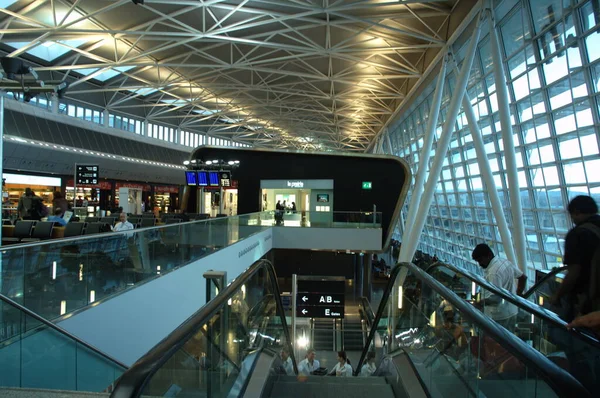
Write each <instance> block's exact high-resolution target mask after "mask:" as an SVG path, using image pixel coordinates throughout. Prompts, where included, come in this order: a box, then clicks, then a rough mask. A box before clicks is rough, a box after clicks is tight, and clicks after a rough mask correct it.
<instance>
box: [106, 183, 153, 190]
mask: <svg viewBox="0 0 600 398" xmlns="http://www.w3.org/2000/svg"><path fill="white" fill-rule="evenodd" d="M119 188H132V189H139V190H142V191H144V192H150V191H151V190H152V188H150V185H148V184H146V185H144V184H136V183H133V182H117V183H115V190H117V191H118V190H119Z"/></svg>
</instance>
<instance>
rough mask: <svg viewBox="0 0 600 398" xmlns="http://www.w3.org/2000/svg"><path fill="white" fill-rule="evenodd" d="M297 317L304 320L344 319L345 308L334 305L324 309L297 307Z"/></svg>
mask: <svg viewBox="0 0 600 398" xmlns="http://www.w3.org/2000/svg"><path fill="white" fill-rule="evenodd" d="M296 316H297V317H303V318H343V317H344V307H343V306H342V307H340V306H336V305H332V306H323V307H305V306H301V305H298V306H297V307H296Z"/></svg>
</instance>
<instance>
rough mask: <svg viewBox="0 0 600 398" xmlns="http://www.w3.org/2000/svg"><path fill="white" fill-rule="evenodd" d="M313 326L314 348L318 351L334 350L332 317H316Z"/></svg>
mask: <svg viewBox="0 0 600 398" xmlns="http://www.w3.org/2000/svg"><path fill="white" fill-rule="evenodd" d="M313 328H314V330H313V340H314V342H313V348H314V349H315V350H318V351H334V350H335V347H334V344H333V322H332V321H331V319H315V320H314V324H313ZM361 349H362V347H361Z"/></svg>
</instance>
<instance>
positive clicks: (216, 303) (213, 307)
mask: <svg viewBox="0 0 600 398" xmlns="http://www.w3.org/2000/svg"><path fill="white" fill-rule="evenodd" d="M261 269H265V270H266V271H267V272H268V273H269V276H270V280H271V283H272V288H273V295H274V298H275V303H276V305H277V310H278V312H279V313H280V314H281V326H282V327H283V331H284V335H285V339H286V343H287V345H288V349H289V351H290V358H291V359H292V365H293V367H294V372H296V373H298V366H297V364H296V358H295V357H294V350H293V349H292V348H293V347H292V346H291V340H290V334H289V329H288V327H287V321H286V318H285V312H284V309H283V304H282V303H281V292H280V291H279V284H278V283H277V275H276V273H275V268H274V267H273V264H271V262H270V261H267V260H260V261H257V262H255V263H254V264H252V265H251V266H250V267H249V268H248V269H247V270H246V271H245V272H244V273H243V274H241V275H240V276H238V277H237V278H236V279H234V280H233V281H232V282H231V283H230V284H229V285H228V286H227V287H226V288H225V289H223V291H221V292H220V293H219V294H218V295H217V296H216V297H215V298H214V299H212V300H211V301H209V302H208V303H206V305H204V306H202V307H201V308H200V309H199V310H198V311H197V312H196V313H195V314H193V315H192V316H191V317H189V318H188V319H187V320H186V321H185V322H183V323H182V324H181V325H180V326H179V327H178V328H177V329H175V330H174V331H173V332H171V334H169V335H168V336H167V337H165V338H164V339H163V340H162V341H160V342H159V343H158V344H156V345H155V346H154V347H153V348H152V349H150V351H148V352H147V353H146V355H144V356H143V357H142V358H140V359H139V360H138V361H137V362H136V363H134V364H133V365H132V366H131V368H129V370H128V371H126V372H125V373H123V375H121V377H120V378H119V380H117V383H116V385H115V388H114V390H113V392H112V394H111V398H125V397H127V398H129V397H139V396H141V394H142V392H143V391H144V388H145V387H146V385H147V383H148V382H149V381H150V379H151V378H152V376H153V375H154V374H155V373H156V372H157V371H158V370H159V369H160V368H161V367H162V366H163V365H164V364H165V363H166V362H167V361H168V360H169V359H170V358H171V357H172V356H173V355H174V354H175V353H176V352H177V351H179V350H180V349H181V348H183V346H184V345H185V344H186V343H187V342H188V341H189V340H190V338H192V337H193V336H194V335H195V334H196V333H197V332H198V329H200V328H201V327H202V326H203V325H205V324H206V323H207V322H208V321H209V320H210V319H211V318H212V317H213V316H214V315H215V314H217V312H218V311H220V310H221V308H222V307H224V306H226V305H227V301H228V300H229V299H230V298H232V297H233V295H234V294H236V293H237V292H238V291H239V290H240V289H241V287H242V285H244V284H245V283H246V282H248V280H249V279H250V278H251V277H252V276H253V275H254V274H255V273H257V272H258V271H259V270H261Z"/></svg>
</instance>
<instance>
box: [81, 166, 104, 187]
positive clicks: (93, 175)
mask: <svg viewBox="0 0 600 398" xmlns="http://www.w3.org/2000/svg"><path fill="white" fill-rule="evenodd" d="M99 173H100V168H99V167H98V165H97V164H75V181H76V182H77V185H81V184H91V185H96V184H97V183H98V175H99Z"/></svg>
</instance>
